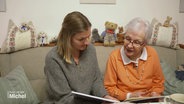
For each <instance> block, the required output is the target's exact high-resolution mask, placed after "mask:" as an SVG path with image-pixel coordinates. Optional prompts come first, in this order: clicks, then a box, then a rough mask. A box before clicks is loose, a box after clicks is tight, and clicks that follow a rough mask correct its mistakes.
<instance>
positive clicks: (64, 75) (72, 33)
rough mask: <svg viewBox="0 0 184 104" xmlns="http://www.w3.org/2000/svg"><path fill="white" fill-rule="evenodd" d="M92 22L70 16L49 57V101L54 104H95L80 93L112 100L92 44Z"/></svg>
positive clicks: (66, 18) (74, 15)
mask: <svg viewBox="0 0 184 104" xmlns="http://www.w3.org/2000/svg"><path fill="white" fill-rule="evenodd" d="M90 35H91V23H90V22H89V20H88V19H87V17H86V16H84V15H83V14H82V13H80V12H71V13H69V14H67V15H66V17H65V18H64V21H63V23H62V28H61V31H60V33H59V36H58V42H57V46H56V47H54V48H53V49H52V50H51V51H50V52H49V53H48V54H47V56H46V60H45V68H44V70H45V74H46V77H47V82H48V95H49V96H48V100H47V101H46V102H45V103H51V104H91V103H93V102H90V101H88V100H85V99H77V98H75V97H74V96H73V95H72V94H71V91H77V92H81V93H85V94H90V95H94V96H99V97H105V98H109V99H115V98H112V97H110V96H109V95H107V92H106V90H105V88H104V86H103V81H102V77H101V73H100V70H99V67H98V63H97V58H96V51H95V48H94V47H93V46H92V45H91V44H89V43H90V42H89V38H90Z"/></svg>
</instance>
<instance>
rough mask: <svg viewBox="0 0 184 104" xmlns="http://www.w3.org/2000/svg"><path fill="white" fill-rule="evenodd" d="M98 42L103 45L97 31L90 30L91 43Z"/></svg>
mask: <svg viewBox="0 0 184 104" xmlns="http://www.w3.org/2000/svg"><path fill="white" fill-rule="evenodd" d="M95 42H100V43H103V39H101V37H100V35H99V33H98V29H96V28H94V29H93V30H92V37H91V43H95Z"/></svg>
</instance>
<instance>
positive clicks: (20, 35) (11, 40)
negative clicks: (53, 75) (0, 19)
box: [0, 20, 37, 53]
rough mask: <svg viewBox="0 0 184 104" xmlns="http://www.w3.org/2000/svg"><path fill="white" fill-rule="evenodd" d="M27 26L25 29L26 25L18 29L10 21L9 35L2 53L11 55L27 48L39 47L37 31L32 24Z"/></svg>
mask: <svg viewBox="0 0 184 104" xmlns="http://www.w3.org/2000/svg"><path fill="white" fill-rule="evenodd" d="M26 26H27V27H26V28H25V25H21V26H20V28H18V27H17V26H16V25H15V24H14V23H13V21H12V20H9V24H8V34H7V37H6V39H5V41H4V42H3V45H2V47H1V48H2V49H1V51H0V53H11V52H15V51H18V50H22V49H26V48H33V47H37V40H36V36H35V30H34V27H33V24H32V22H29V24H27V25H26ZM23 29H24V31H23Z"/></svg>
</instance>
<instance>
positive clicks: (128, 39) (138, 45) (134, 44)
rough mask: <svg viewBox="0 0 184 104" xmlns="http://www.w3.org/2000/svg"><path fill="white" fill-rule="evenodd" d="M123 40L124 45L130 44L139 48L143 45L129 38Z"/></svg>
mask: <svg viewBox="0 0 184 104" xmlns="http://www.w3.org/2000/svg"><path fill="white" fill-rule="evenodd" d="M124 39H125V42H126V43H128V44H130V43H132V45H133V46H134V47H140V46H142V45H143V44H144V42H140V41H139V40H132V39H131V38H130V37H129V36H125V38H124Z"/></svg>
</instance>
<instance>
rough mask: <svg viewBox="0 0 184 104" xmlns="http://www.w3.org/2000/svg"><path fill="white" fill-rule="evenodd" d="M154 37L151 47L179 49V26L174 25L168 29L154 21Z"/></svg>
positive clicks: (150, 42)
mask: <svg viewBox="0 0 184 104" xmlns="http://www.w3.org/2000/svg"><path fill="white" fill-rule="evenodd" d="M151 25H152V37H151V39H150V41H149V44H151V45H157V46H163V47H169V48H177V44H178V24H177V23H172V24H170V25H169V26H168V27H164V26H163V24H162V23H161V22H159V21H158V20H157V19H155V18H154V19H153V20H152V22H151Z"/></svg>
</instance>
